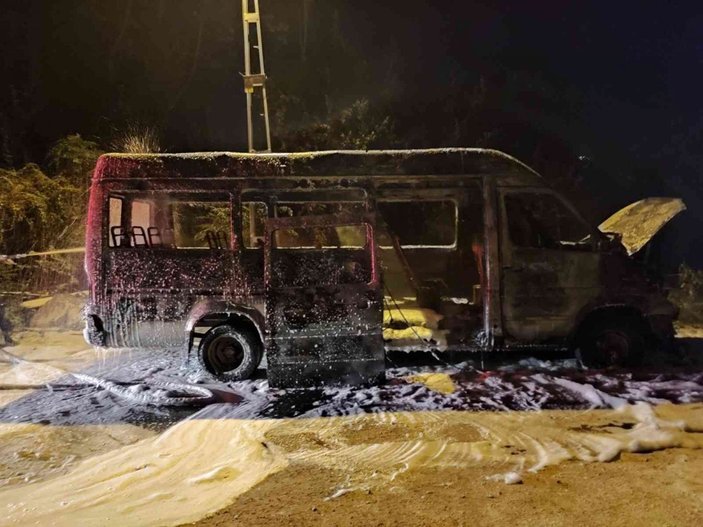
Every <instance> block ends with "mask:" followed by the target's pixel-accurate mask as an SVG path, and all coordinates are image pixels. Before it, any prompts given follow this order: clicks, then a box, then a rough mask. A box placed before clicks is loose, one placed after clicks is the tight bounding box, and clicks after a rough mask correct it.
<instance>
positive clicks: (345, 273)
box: [271, 225, 372, 287]
mask: <svg viewBox="0 0 703 527" xmlns="http://www.w3.org/2000/svg"><path fill="white" fill-rule="evenodd" d="M339 229H342V230H343V232H347V233H350V234H349V237H350V238H354V239H356V240H359V243H357V244H355V245H343V241H342V240H340V236H339V232H340V231H339ZM366 230H367V227H366V226H365V225H339V226H324V227H322V226H318V227H290V228H283V229H276V230H275V231H273V237H272V251H271V263H272V272H273V276H272V278H273V281H272V284H273V285H274V286H276V287H280V286H292V287H309V286H313V285H337V284H352V283H368V282H370V280H371V271H372V269H371V254H370V251H369V250H368V249H367V248H366V239H367V231H366ZM329 249H337V250H334V251H330V250H329Z"/></svg>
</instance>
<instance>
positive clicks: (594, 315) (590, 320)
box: [568, 304, 652, 350]
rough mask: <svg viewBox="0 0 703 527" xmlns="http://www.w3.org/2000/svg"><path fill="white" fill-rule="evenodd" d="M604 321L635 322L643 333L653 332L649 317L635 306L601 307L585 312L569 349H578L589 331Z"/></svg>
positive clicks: (578, 323)
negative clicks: (639, 325)
mask: <svg viewBox="0 0 703 527" xmlns="http://www.w3.org/2000/svg"><path fill="white" fill-rule="evenodd" d="M604 320H613V321H616V320H634V321H636V323H637V324H641V326H642V330H643V332H645V333H651V331H652V328H651V325H650V323H649V321H648V320H647V317H645V316H644V313H642V311H641V310H640V309H638V308H636V307H635V306H632V305H630V304H607V305H600V306H596V307H592V308H591V309H589V310H587V311H585V312H584V313H583V314H582V316H581V317H580V318H579V321H578V322H577V323H576V325H575V326H574V331H573V332H572V334H571V336H570V337H569V343H568V344H569V349H571V350H574V349H576V348H577V347H578V345H579V343H580V342H581V341H582V339H583V338H584V336H585V335H587V333H588V331H589V330H590V329H591V328H592V327H593V326H595V325H596V324H600V323H601V322H603V321H604Z"/></svg>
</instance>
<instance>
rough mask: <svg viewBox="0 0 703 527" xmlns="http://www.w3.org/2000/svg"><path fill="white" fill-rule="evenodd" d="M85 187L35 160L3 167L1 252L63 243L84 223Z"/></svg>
mask: <svg viewBox="0 0 703 527" xmlns="http://www.w3.org/2000/svg"><path fill="white" fill-rule="evenodd" d="M84 199H85V198H84V191H83V190H82V189H81V188H79V187H78V186H76V185H75V184H73V182H71V181H69V180H68V179H65V178H64V177H58V178H49V177H48V176H46V174H44V172H42V170H41V169H40V168H39V167H38V166H37V165H35V164H31V163H30V164H28V165H25V166H24V168H22V169H20V170H0V253H2V254H14V253H20V252H27V251H29V250H43V249H48V248H53V247H62V246H63V245H64V244H66V243H67V242H69V241H72V242H75V241H76V240H75V239H74V236H73V235H74V234H75V233H74V230H75V229H76V228H78V227H82V225H81V223H82V222H81V221H80V220H81V219H82V218H83V210H84V204H83V202H84Z"/></svg>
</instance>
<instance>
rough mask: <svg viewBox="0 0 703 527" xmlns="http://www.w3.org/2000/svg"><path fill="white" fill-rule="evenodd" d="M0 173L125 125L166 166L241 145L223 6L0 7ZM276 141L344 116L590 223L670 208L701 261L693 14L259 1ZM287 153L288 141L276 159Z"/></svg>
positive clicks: (157, 2)
mask: <svg viewBox="0 0 703 527" xmlns="http://www.w3.org/2000/svg"><path fill="white" fill-rule="evenodd" d="M0 5H1V6H2V18H1V20H0V49H1V50H2V56H1V63H0V74H1V77H0V78H1V79H2V80H1V84H0V149H1V150H0V163H1V164H2V165H3V166H6V167H7V166H14V167H19V166H21V165H22V164H24V163H26V162H29V161H34V162H39V163H42V162H44V160H45V158H46V152H47V150H48V149H49V148H50V147H51V145H52V144H53V143H54V142H55V141H57V140H58V139H59V138H61V137H63V136H66V135H67V134H73V133H80V134H81V136H83V137H86V138H89V139H92V140H95V141H98V142H99V143H101V144H103V145H105V147H106V148H107V145H108V144H109V140H110V138H111V137H113V136H114V135H115V134H117V133H118V132H119V131H120V130H122V129H124V128H125V127H126V126H129V125H132V124H135V123H137V124H140V125H148V126H151V127H153V128H155V129H156V130H157V131H158V133H159V135H160V137H161V142H162V144H163V146H164V148H165V149H167V150H168V151H195V150H235V151H244V150H245V149H246V127H245V119H244V115H245V114H244V111H245V105H244V96H243V92H242V82H241V77H240V72H241V71H242V70H243V53H242V48H243V46H242V28H241V11H240V9H241V2H240V1H239V0H198V1H196V0H46V1H38V0H24V1H23V0H16V1H15V0H2V1H1V2H0ZM261 10H262V14H263V33H264V51H265V56H266V69H267V73H268V75H269V77H270V84H269V93H270V100H271V113H272V122H273V125H274V126H273V135H274V145H278V146H280V145H282V144H286V143H285V142H282V140H281V138H282V137H283V136H284V135H285V134H290V133H292V132H294V131H295V130H299V129H304V128H305V127H308V126H311V124H312V123H315V122H326V121H329V120H331V119H334V118H335V117H336V116H338V115H339V114H340V112H343V111H344V110H345V109H346V108H349V107H350V105H352V104H353V103H354V102H355V101H358V100H367V101H368V104H369V108H370V109H371V112H372V115H377V116H388V117H389V118H390V119H391V122H392V123H393V135H392V137H391V136H389V137H387V138H386V139H385V143H389V144H385V143H383V138H381V139H380V141H381V143H382V144H372V146H374V147H395V146H401V147H433V146H483V147H494V148H499V149H502V150H504V151H506V152H508V153H510V154H513V155H515V156H516V157H518V158H520V159H522V160H523V161H525V162H527V163H528V164H530V165H531V166H533V167H534V168H536V169H537V170H538V171H540V172H541V173H543V174H544V175H545V177H547V178H548V179H549V180H550V181H552V182H553V183H554V184H555V185H556V186H558V187H561V188H562V189H564V190H565V191H567V192H569V193H570V194H571V195H572V196H574V197H575V199H576V201H578V202H579V204H580V205H581V207H582V208H584V209H585V211H586V214H587V215H589V216H592V217H593V218H596V219H602V218H603V217H605V216H607V215H608V214H609V213H611V212H613V211H615V210H616V209H618V208H619V207H621V206H623V205H625V204H627V203H628V202H631V201H634V200H635V199H639V198H641V197H645V196H649V195H672V196H680V197H683V198H684V200H685V201H686V203H687V205H688V207H689V211H688V212H687V213H685V215H684V216H683V217H682V218H679V219H677V220H675V222H674V224H673V225H672V226H670V227H669V228H667V232H666V233H665V237H666V238H667V239H668V242H667V243H668V245H667V247H668V248H669V250H670V252H671V255H672V256H671V260H672V261H674V260H676V261H681V260H686V261H688V262H689V263H691V264H693V265H695V266H702V265H703V250H702V249H701V245H702V244H703V236H701V228H702V227H703V203H701V201H702V198H703V195H702V193H701V191H700V189H701V182H702V180H703V177H702V176H701V168H702V167H703V153H702V151H701V147H702V145H703V121H702V114H701V111H700V108H701V104H700V98H701V95H702V94H703V74H702V73H701V71H702V70H701V67H702V66H703V38H702V37H703V7H701V4H700V3H699V2H690V3H681V2H665V1H659V2H647V1H590V2H581V1H573V2H563V1H560V2H559V1H553V2H552V1H540V0H535V1H518V0H516V1H513V2H501V1H494V2H487V1H486V2H476V1H470V0H467V1H459V0H457V1H450V0H443V1H420V0H398V1H396V0H386V1H384V0H261ZM287 144H290V142H289V143H287Z"/></svg>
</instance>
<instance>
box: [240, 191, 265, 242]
mask: <svg viewBox="0 0 703 527" xmlns="http://www.w3.org/2000/svg"><path fill="white" fill-rule="evenodd" d="M267 217H268V207H267V206H266V203H262V202H259V201H244V202H242V242H243V244H244V247H245V248H247V249H256V248H261V247H263V244H264V236H265V232H266V218H267Z"/></svg>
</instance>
